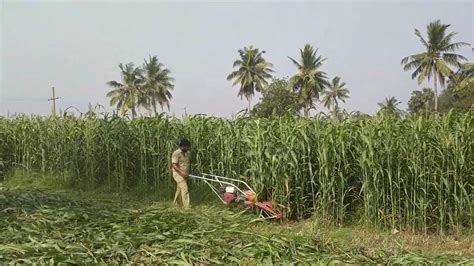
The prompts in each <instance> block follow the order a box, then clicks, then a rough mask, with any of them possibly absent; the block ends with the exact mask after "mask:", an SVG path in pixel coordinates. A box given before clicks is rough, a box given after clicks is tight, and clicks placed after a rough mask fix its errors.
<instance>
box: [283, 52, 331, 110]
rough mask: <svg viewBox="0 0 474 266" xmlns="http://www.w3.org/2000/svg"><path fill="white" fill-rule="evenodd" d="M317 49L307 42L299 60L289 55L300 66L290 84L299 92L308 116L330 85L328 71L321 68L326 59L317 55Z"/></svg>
mask: <svg viewBox="0 0 474 266" xmlns="http://www.w3.org/2000/svg"><path fill="white" fill-rule="evenodd" d="M317 51H318V50H317V49H316V50H314V48H313V47H312V46H311V45H309V44H306V45H305V47H304V48H303V49H300V57H301V58H300V61H299V62H298V61H296V60H295V59H293V58H291V57H288V58H289V59H290V60H291V61H292V62H293V64H295V66H296V67H297V68H298V73H297V74H295V75H294V76H293V77H292V78H291V79H290V84H291V86H292V87H293V89H294V90H295V91H296V92H298V98H299V101H300V103H301V105H302V106H303V109H304V115H305V116H306V117H308V115H309V110H310V109H311V108H315V103H316V101H318V100H319V95H320V93H321V92H322V91H323V90H324V88H325V87H326V86H327V85H328V81H327V77H326V73H325V72H323V71H321V70H319V68H320V67H321V66H322V64H323V62H324V61H325V60H326V59H323V58H322V57H321V56H317V55H316V53H317Z"/></svg>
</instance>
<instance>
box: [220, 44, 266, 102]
mask: <svg viewBox="0 0 474 266" xmlns="http://www.w3.org/2000/svg"><path fill="white" fill-rule="evenodd" d="M264 53H265V51H259V49H257V48H253V47H252V46H250V47H244V49H240V50H239V59H237V60H235V62H234V65H233V68H234V69H235V68H236V70H234V71H233V72H232V73H230V74H229V75H228V76H227V80H233V81H234V83H233V84H232V86H235V85H237V84H239V86H240V89H239V93H238V96H240V98H242V97H245V98H246V99H247V101H248V104H249V106H248V111H250V105H251V101H252V97H253V96H254V94H255V91H257V92H260V91H261V90H262V89H263V88H264V87H265V86H267V85H268V80H269V79H270V78H271V77H272V75H271V73H272V72H273V69H272V67H273V65H272V64H271V63H270V62H267V61H266V60H265V59H264V58H263V54H264Z"/></svg>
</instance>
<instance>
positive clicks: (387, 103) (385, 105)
mask: <svg viewBox="0 0 474 266" xmlns="http://www.w3.org/2000/svg"><path fill="white" fill-rule="evenodd" d="M400 103H401V102H400V101H398V100H397V99H396V98H395V97H393V96H392V97H387V98H385V100H384V101H383V102H381V103H378V105H379V107H380V110H379V112H380V113H384V114H389V115H399V114H400V113H401V110H400V109H399V108H398V105H399V104H400Z"/></svg>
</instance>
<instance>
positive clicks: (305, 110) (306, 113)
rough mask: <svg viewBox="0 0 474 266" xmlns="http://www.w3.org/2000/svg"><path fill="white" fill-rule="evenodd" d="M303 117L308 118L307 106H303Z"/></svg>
mask: <svg viewBox="0 0 474 266" xmlns="http://www.w3.org/2000/svg"><path fill="white" fill-rule="evenodd" d="M304 116H305V117H306V118H308V117H309V112H308V106H307V105H305V106H304Z"/></svg>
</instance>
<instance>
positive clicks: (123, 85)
mask: <svg viewBox="0 0 474 266" xmlns="http://www.w3.org/2000/svg"><path fill="white" fill-rule="evenodd" d="M119 68H120V71H121V78H122V82H118V81H115V80H112V81H109V82H107V85H109V86H110V87H112V90H111V91H110V92H109V93H107V97H110V105H111V106H114V105H115V106H116V108H117V111H120V112H121V113H122V115H125V114H127V113H128V111H129V110H131V111H132V118H135V116H136V115H137V112H136V108H137V102H138V99H139V97H141V86H142V83H143V76H142V70H141V69H140V68H139V67H135V65H134V64H133V63H128V64H126V65H125V66H124V65H123V64H119Z"/></svg>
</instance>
